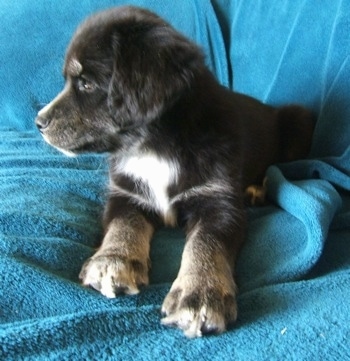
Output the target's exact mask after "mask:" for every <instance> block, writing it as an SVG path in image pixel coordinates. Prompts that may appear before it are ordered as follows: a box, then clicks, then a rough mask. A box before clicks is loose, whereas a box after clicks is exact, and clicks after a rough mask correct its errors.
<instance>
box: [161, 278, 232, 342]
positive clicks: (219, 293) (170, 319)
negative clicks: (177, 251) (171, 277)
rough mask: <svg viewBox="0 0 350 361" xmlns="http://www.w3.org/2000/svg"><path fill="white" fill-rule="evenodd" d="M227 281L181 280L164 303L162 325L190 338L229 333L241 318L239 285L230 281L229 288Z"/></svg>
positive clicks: (177, 281) (175, 284) (176, 283)
mask: <svg viewBox="0 0 350 361" xmlns="http://www.w3.org/2000/svg"><path fill="white" fill-rule="evenodd" d="M226 281H227V280H224V282H222V280H220V279H217V280H210V279H205V278H203V277H199V276H197V277H196V276H192V275H190V276H182V277H178V278H177V279H176V280H175V282H174V284H173V286H172V287H171V290H170V292H169V293H168V295H167V296H166V298H165V300H164V303H163V306H162V313H163V314H165V316H166V317H165V318H163V319H162V324H163V325H167V326H176V327H178V328H180V329H181V330H183V331H184V333H185V335H186V336H187V337H190V338H192V337H201V336H202V335H203V334H208V333H221V332H223V331H225V329H226V326H227V325H228V324H229V323H232V322H234V321H235V320H236V318H237V305H236V298H235V293H236V292H235V285H234V282H233V280H232V282H231V280H229V281H230V282H229V283H230V285H229V287H227V282H226Z"/></svg>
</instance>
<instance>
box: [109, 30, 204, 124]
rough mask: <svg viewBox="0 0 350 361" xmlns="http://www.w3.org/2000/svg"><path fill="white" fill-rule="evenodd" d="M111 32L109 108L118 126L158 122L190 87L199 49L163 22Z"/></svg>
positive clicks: (198, 65)
mask: <svg viewBox="0 0 350 361" xmlns="http://www.w3.org/2000/svg"><path fill="white" fill-rule="evenodd" d="M138 25H139V26H138V27H137V28H134V29H130V28H129V29H128V31H127V32H123V33H120V32H119V33H117V34H114V38H113V41H112V43H113V45H112V47H113V56H114V64H113V75H112V78H111V82H110V86H109V99H108V101H109V109H110V112H111V115H112V116H113V118H114V119H115V121H116V122H117V124H118V126H120V127H121V129H123V128H127V127H130V126H132V127H134V126H138V125H140V124H144V123H148V122H151V121H152V120H154V119H157V118H159V117H160V116H161V114H162V113H163V112H164V111H166V110H167V109H168V108H169V107H171V106H172V105H174V103H175V102H176V101H177V100H178V99H179V98H180V97H181V96H182V95H183V94H184V93H185V92H186V91H189V90H190V89H191V87H192V86H193V82H194V78H195V73H196V72H197V71H200V69H201V68H202V67H203V66H204V60H203V56H202V53H201V51H200V49H199V48H198V47H197V46H196V45H194V44H192V43H191V42H190V41H188V40H187V39H186V38H184V37H183V36H182V35H180V34H179V33H177V32H176V31H175V30H174V29H173V28H171V27H170V26H168V25H167V24H165V23H162V24H161V25H159V24H158V25H154V24H152V25H151V26H150V24H146V25H147V26H145V27H144V28H143V27H142V26H140V24H138Z"/></svg>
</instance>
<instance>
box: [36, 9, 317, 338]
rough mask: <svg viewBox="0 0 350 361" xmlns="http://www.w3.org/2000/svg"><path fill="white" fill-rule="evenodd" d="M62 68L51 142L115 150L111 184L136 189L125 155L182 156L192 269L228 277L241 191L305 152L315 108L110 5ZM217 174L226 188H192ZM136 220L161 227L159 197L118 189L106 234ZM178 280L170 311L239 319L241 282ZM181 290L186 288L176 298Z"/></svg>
mask: <svg viewBox="0 0 350 361" xmlns="http://www.w3.org/2000/svg"><path fill="white" fill-rule="evenodd" d="M72 59H76V60H77V61H78V62H79V63H80V64H81V66H82V69H83V70H82V72H81V73H79V69H75V68H74V66H73V67H72V65H71V62H72ZM74 71H76V74H74ZM64 75H65V77H66V80H67V86H66V90H65V91H64V92H63V93H62V94H61V95H60V96H59V97H58V98H57V100H56V101H54V102H53V104H52V106H50V107H49V108H47V109H46V110H45V111H44V112H42V113H39V116H38V118H37V120H36V123H37V126H38V128H39V129H40V131H41V132H42V133H43V136H44V138H45V139H46V140H47V141H48V142H49V143H50V144H51V145H53V146H55V147H57V148H59V149H61V150H64V151H69V152H72V153H81V152H86V151H93V152H109V153H111V156H110V169H111V182H112V184H113V185H114V186H116V187H119V188H121V189H123V190H125V191H127V192H129V193H132V194H135V193H136V194H138V196H140V197H142V196H143V194H144V193H145V192H146V193H147V192H148V189H147V185H142V186H140V184H138V185H137V184H136V183H135V179H134V178H132V177H129V176H128V175H126V174H124V173H120V172H117V171H116V168H117V167H116V165H117V164H119V162H120V161H121V159H122V158H123V159H124V158H125V157H127V156H128V155H130V156H131V155H132V154H136V153H137V154H143V153H152V154H155V155H157V157H159V158H162V159H165V160H168V161H175V162H176V163H177V164H178V165H179V173H178V178H177V180H176V181H173V182H172V183H171V184H169V186H168V189H167V191H168V196H169V199H171V200H173V204H172V209H173V211H174V212H175V214H176V221H177V224H178V225H180V226H182V227H184V228H185V229H186V232H187V235H188V239H189V240H191V239H192V238H194V237H195V242H194V241H193V244H194V245H196V246H195V247H194V250H192V251H191V252H192V253H190V259H191V261H190V262H192V263H193V264H195V265H196V266H193V267H194V268H193V270H194V271H195V273H196V272H198V275H199V274H200V273H203V272H204V273H206V272H207V270H208V269H210V270H211V271H208V272H207V273H206V274H207V277H209V278H210V277H212V278H213V282H214V281H215V280H214V278H215V274H216V273H215V272H216V270H217V269H218V268H219V271H220V272H218V274H219V275H221V273H222V274H224V271H223V270H221V268H220V267H221V266H219V265H217V264H216V263H215V259H216V255H218V254H220V257H221V255H223V257H224V259H225V260H226V261H227V264H229V266H230V267H231V270H232V272H233V268H234V260H235V257H236V253H237V250H238V248H239V246H240V244H241V243H242V241H243V238H244V230H245V211H244V190H245V189H246V187H247V186H249V185H251V184H258V185H261V184H262V181H263V178H264V174H265V171H266V168H267V167H268V166H269V165H270V164H273V163H276V162H284V161H291V160H294V159H297V158H301V157H305V156H306V155H307V153H308V151H309V147H310V143H311V137H312V132H313V127H314V122H313V119H312V116H311V114H310V113H309V112H308V111H307V110H305V109H303V108H301V107H298V106H289V107H284V108H281V109H276V108H273V107H270V106H267V105H264V104H262V103H260V102H259V101H257V100H255V99H252V98H250V97H248V96H245V95H241V94H238V93H234V92H232V91H230V90H228V89H226V88H224V87H223V86H221V85H220V84H219V83H218V82H217V81H216V79H215V78H214V76H213V75H212V74H211V73H210V71H209V70H208V68H207V67H206V65H205V61H204V58H203V55H202V52H201V50H200V49H199V48H198V47H197V46H196V45H195V44H193V43H192V42H190V41H189V40H187V39H186V38H185V37H183V36H182V35H181V34H179V33H178V32H177V31H175V30H174V29H173V28H172V27H171V26H170V25H168V24H167V23H166V22H164V21H163V20H162V19H160V18H159V17H157V16H156V15H154V14H152V13H150V12H148V11H146V10H141V9H137V8H133V7H123V8H116V9H111V10H109V11H105V12H102V13H99V14H96V15H94V16H92V17H91V18H89V19H88V20H87V21H86V22H84V23H83V24H82V25H81V26H80V28H79V29H78V31H77V32H76V34H75V36H74V37H73V39H72V41H71V44H70V45H69V48H68V50H67V55H66V62H65V68H64ZM212 181H213V182H216V183H217V184H220V185H221V188H220V189H219V188H218V189H216V188H215V189H216V191H213V192H206V191H203V192H192V193H191V190H194V189H196V187H200V186H202V185H205V184H208V183H210V182H212ZM186 192H187V193H186ZM144 198H145V199H146V200H147V199H148V198H147V197H144ZM141 216H142V217H144V219H146V220H147V222H148V223H150V224H152V225H153V226H154V227H155V228H157V227H158V226H159V225H161V224H162V223H163V221H164V219H163V217H162V214H160V213H159V212H158V210H157V209H156V207H155V206H154V204H152V203H150V202H148V203H147V201H145V202H141V203H140V202H135V201H134V200H133V197H128V196H126V195H116V194H111V196H110V200H109V202H108V204H107V207H106V213H105V228H106V232H108V230H109V226H110V224H111V223H112V222H113V220H114V219H126V217H129V219H135V222H136V220H139V219H141V218H138V217H141ZM123 217H124V218H123ZM142 219H143V218H142ZM199 226H200V227H199ZM198 229H199V231H198ZM195 230H196V232H195ZM194 233H196V235H195V236H194ZM191 237H192V238H191ZM116 243H117V241H116ZM102 248H103V245H102ZM197 248H198V250H197ZM114 252H116V253H118V251H117V247H116V249H114ZM197 253H198V254H200V260H199V261H196V259H195V257H196V254H197ZM147 257H148V255H147ZM186 260H187V258H186ZM226 261H224V263H225V262H226ZM186 262H188V261H186ZM197 263H201V264H199V265H198V264H197ZM191 269H192V268H191ZM221 271H222V272H221ZM86 272H87V271H84V272H83V273H82V274H83V275H82V278H84V277H85V276H86ZM135 272H136V273H137V272H139V271H135ZM198 277H199V276H198ZM220 277H221V276H220ZM230 277H232V276H230ZM219 281H220V280H219ZM179 282H180V281H179ZM228 282H231V281H230V280H228ZM232 284H233V278H232ZM93 286H94V287H95V286H96V285H93ZM98 287H99V286H96V288H98ZM116 287H117V286H116ZM173 287H174V290H173V291H172V292H170V294H169V296H168V299H167V301H166V302H165V304H167V306H164V308H165V313H166V314H167V315H168V316H169V315H170V316H171V315H173V314H176V312H178V313H181V312H182V311H181V310H183V309H187V308H188V309H191V310H193V311H194V313H196V312H198V313H200V311H199V310H200V309H201V308H202V307H203V306H206V307H211V308H212V309H215V310H214V311H215V312H217V313H218V314H220V315H221V316H222V317H223V318H224V321H225V323H228V322H230V321H233V320H234V318H235V294H234V293H235V292H234V286H233V287H232V289H231V288H230V290H231V291H225V292H226V293H225V292H224V293H220V292H219V290H218V289H214V290H213V289H212V288H211V287H209V286H208V287H207V289H206V287H205V286H203V291H202V289H199V288H196V287H194V289H193V290H191V289H190V290H189V289H188V287H187V288H186V287H185V286H184V288H185V290H184V289H182V288H181V287H180V288H181V289H182V292H180V291H179V285H178V284H177V283H176V285H175V284H174V286H173ZM120 288H121V289H122V287H120ZM185 291H186V292H187V293H189V295H187V296H186V297H184V298H183V299H181V296H180V294H186V292H185ZM203 292H204V293H206V294H205V295H203ZM169 300H170V301H169ZM206 300H207V301H206ZM218 300H219V301H218ZM220 302H221V303H220ZM214 304H215V307H214ZM169 305H171V306H169ZM180 311H181V312H180ZM214 311H213V312H214ZM181 317H182V316H178V318H176V319H175V321H173V322H171V321H169V323H175V324H177V325H178V326H179V327H180V328H182V329H184V331H185V332H187V330H188V329H190V328H191V325H185V326H184V325H183V322H182V321H181V320H182V318H181ZM208 317H209V316H208ZM203 322H204V321H203ZM212 323H213V325H211V324H210V323H209V322H207V321H205V322H204V324H203V325H201V326H200V329H199V330H197V331H196V334H195V335H198V334H199V333H200V332H206V331H222V327H221V326H220V325H216V324H215V322H214V321H212ZM219 323H220V322H218V324H219ZM188 334H189V335H192V334H190V332H189V331H188Z"/></svg>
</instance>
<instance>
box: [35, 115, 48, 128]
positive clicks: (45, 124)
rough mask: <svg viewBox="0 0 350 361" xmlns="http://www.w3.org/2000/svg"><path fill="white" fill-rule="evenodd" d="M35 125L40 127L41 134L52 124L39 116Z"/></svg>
mask: <svg viewBox="0 0 350 361" xmlns="http://www.w3.org/2000/svg"><path fill="white" fill-rule="evenodd" d="M35 124H36V126H37V127H38V129H39V131H40V132H43V131H44V130H45V129H46V128H47V127H48V126H49V124H50V120H49V119H48V118H45V117H41V116H38V117H37V118H36V119H35Z"/></svg>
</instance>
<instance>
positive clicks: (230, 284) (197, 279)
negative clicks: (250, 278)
mask: <svg viewBox="0 0 350 361" xmlns="http://www.w3.org/2000/svg"><path fill="white" fill-rule="evenodd" d="M206 201H207V202H206ZM216 201H217V199H215V200H213V199H212V200H209V201H208V200H204V202H201V203H200V204H197V206H198V213H197V214H196V215H195V216H194V217H193V219H192V220H191V221H190V224H189V230H188V234H187V242H186V245H185V248H184V252H183V256H182V261H181V267H180V270H179V274H178V276H177V278H176V280H175V281H174V283H173V285H172V287H171V289H170V292H169V293H168V295H167V296H166V298H165V300H164V303H163V306H162V312H163V314H165V316H166V317H165V318H164V319H163V320H162V323H163V324H165V325H173V326H177V327H179V328H180V329H182V330H183V331H184V333H185V335H186V336H188V337H200V336H202V334H205V333H221V332H223V331H224V330H225V329H226V326H227V324H229V323H231V322H233V321H235V320H236V317H237V306H236V284H235V281H234V278H233V266H234V260H235V255H236V252H237V250H238V246H239V244H240V242H241V240H242V238H243V224H242V223H243V221H242V219H243V217H242V216H241V214H240V212H239V211H238V210H234V209H231V211H230V210H229V209H228V208H227V207H226V209H221V210H220V208H216V207H214V208H213V209H211V210H210V209H208V208H207V207H206V204H208V203H209V204H210V203H211V204H212V203H213V202H216ZM218 203H220V200H218ZM226 203H227V202H226ZM195 220H196V221H195Z"/></svg>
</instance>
